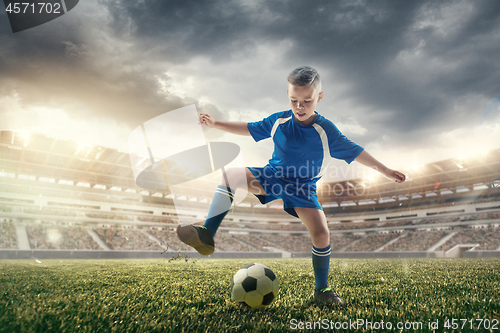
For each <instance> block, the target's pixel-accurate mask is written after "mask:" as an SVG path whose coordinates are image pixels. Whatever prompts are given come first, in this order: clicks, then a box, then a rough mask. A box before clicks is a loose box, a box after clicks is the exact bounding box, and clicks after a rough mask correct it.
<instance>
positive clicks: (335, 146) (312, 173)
mask: <svg viewBox="0 0 500 333" xmlns="http://www.w3.org/2000/svg"><path fill="white" fill-rule="evenodd" d="M287 94H288V97H289V100H290V106H291V109H290V110H288V111H283V112H277V113H274V114H272V115H270V116H269V117H267V118H265V119H263V120H262V121H257V122H250V123H245V122H227V121H219V120H215V119H214V118H213V117H211V116H210V115H209V114H206V113H202V114H200V117H199V122H200V123H201V124H203V125H205V126H208V127H213V128H217V129H220V130H223V131H226V132H230V133H234V134H239V135H248V136H250V135H251V136H252V137H253V139H254V140H255V141H260V140H262V139H266V138H269V137H271V138H272V139H273V141H274V152H273V155H272V158H271V159H270V160H269V163H268V164H267V165H266V166H265V167H263V168H245V170H244V173H243V174H246V179H245V177H243V178H244V179H240V178H241V177H240V178H237V177H236V178H237V179H238V180H236V181H232V182H231V184H228V183H227V179H235V177H234V176H235V175H236V172H237V171H238V170H235V169H228V170H227V171H226V174H228V175H224V177H222V178H223V179H222V181H221V183H220V185H219V186H218V187H217V190H216V193H215V195H214V198H213V200H212V203H211V206H210V209H209V212H208V217H207V220H206V221H205V224H204V226H195V225H186V226H179V227H178V228H177V234H178V236H179V239H180V240H181V241H182V242H184V243H186V244H187V245H190V246H192V247H194V248H195V249H196V250H197V251H198V252H199V253H200V254H202V255H209V254H212V253H213V252H214V245H215V244H214V239H213V237H214V236H215V233H216V232H217V229H218V227H219V225H220V224H221V222H222V220H223V219H224V217H225V216H226V214H227V211H228V210H229V209H230V207H231V204H232V198H233V195H234V193H235V191H236V189H238V188H243V187H247V188H248V190H249V191H250V192H251V193H253V194H255V195H256V196H257V198H258V199H259V200H260V202H261V203H263V204H266V203H269V202H271V201H273V200H275V199H282V200H283V204H284V210H285V211H286V212H287V213H289V214H290V215H293V216H295V217H298V218H300V220H301V221H302V222H303V223H304V225H305V226H306V227H307V229H308V230H309V233H310V235H311V240H312V245H313V247H312V262H313V269H314V275H315V282H316V288H315V292H314V299H315V300H316V301H318V302H322V303H329V304H333V303H344V300H343V299H342V298H341V297H340V296H339V295H337V294H336V293H335V292H333V291H332V290H331V288H330V287H329V286H328V270H329V265H330V252H331V251H330V233H329V230H328V226H327V221H326V217H325V214H324V212H323V210H322V208H321V205H320V204H319V201H318V198H317V195H316V182H317V181H318V180H319V179H320V178H321V176H322V175H323V173H324V171H325V168H326V166H327V164H328V162H329V161H330V159H331V158H337V159H343V160H345V161H346V162H347V163H351V162H352V161H358V162H360V163H362V164H364V165H366V166H369V167H372V168H374V169H376V170H378V171H379V172H381V173H382V174H383V175H385V176H387V177H389V178H391V179H393V180H395V181H396V182H398V183H402V182H404V181H405V175H404V174H402V173H401V172H398V171H395V170H392V169H389V168H387V167H386V166H384V165H383V164H381V163H380V162H378V161H377V160H376V159H374V158H373V157H372V156H371V155H370V154H368V153H367V152H366V151H365V150H364V149H363V148H362V147H360V146H358V145H357V144H355V143H353V142H352V141H350V140H349V139H347V138H346V137H345V136H344V135H342V133H341V132H340V131H339V130H338V129H337V127H335V125H334V124H333V123H332V122H331V121H329V120H327V119H325V118H324V117H323V116H321V115H320V114H318V113H317V112H316V111H315V108H316V104H317V103H318V102H320V101H321V100H322V99H323V96H324V93H323V92H322V91H321V81H320V77H319V74H318V72H317V71H316V70H315V69H313V68H311V67H300V68H297V69H295V70H294V71H292V72H291V73H290V75H289V76H288V90H287ZM239 171H240V173H239V174H241V170H239ZM231 173H232V175H231ZM227 176H233V177H227ZM229 186H231V187H229ZM214 212H216V213H214ZM220 212H223V213H220Z"/></svg>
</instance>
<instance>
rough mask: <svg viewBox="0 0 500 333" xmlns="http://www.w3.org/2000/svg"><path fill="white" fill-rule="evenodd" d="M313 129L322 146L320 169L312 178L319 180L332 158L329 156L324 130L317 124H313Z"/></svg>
mask: <svg viewBox="0 0 500 333" xmlns="http://www.w3.org/2000/svg"><path fill="white" fill-rule="evenodd" d="M313 127H314V129H315V130H316V132H318V134H319V137H320V139H321V143H322V144H323V162H322V163H321V169H320V171H319V173H318V175H317V176H316V177H314V178H321V177H322V176H323V174H324V173H325V170H326V167H327V166H328V164H330V162H331V161H332V160H333V158H332V157H331V156H330V146H329V145H328V136H327V135H326V132H325V130H324V129H323V127H321V126H320V125H318V124H313Z"/></svg>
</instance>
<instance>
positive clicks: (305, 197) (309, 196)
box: [248, 166, 322, 217]
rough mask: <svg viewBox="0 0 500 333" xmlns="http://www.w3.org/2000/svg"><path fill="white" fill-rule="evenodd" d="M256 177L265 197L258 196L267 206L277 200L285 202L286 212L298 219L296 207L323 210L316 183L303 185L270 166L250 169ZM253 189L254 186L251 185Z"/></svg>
mask: <svg viewBox="0 0 500 333" xmlns="http://www.w3.org/2000/svg"><path fill="white" fill-rule="evenodd" d="M248 170H250V171H251V172H252V174H253V175H254V177H255V178H256V179H257V181H258V182H259V183H260V185H261V186H262V188H263V189H264V191H265V192H266V194H265V195H257V194H255V196H256V197H257V199H259V201H260V203H262V204H267V203H270V202H271V201H274V200H276V199H281V200H283V208H284V210H285V211H286V212H287V213H288V214H290V215H292V216H295V217H298V215H297V213H296V212H295V209H294V207H305V208H317V209H322V208H321V205H320V204H319V201H318V196H317V194H316V184H315V183H310V182H307V183H301V182H300V181H297V180H295V179H289V178H285V177H282V176H280V175H278V174H277V173H275V172H274V171H273V170H272V169H271V168H270V167H269V166H265V167H263V168H252V167H248ZM249 186H250V187H251V186H252V184H249Z"/></svg>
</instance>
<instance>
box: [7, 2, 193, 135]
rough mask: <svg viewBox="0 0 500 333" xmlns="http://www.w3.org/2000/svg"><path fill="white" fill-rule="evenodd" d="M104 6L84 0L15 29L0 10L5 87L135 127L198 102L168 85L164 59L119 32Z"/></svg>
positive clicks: (27, 100)
mask: <svg viewBox="0 0 500 333" xmlns="http://www.w3.org/2000/svg"><path fill="white" fill-rule="evenodd" d="M103 10H104V8H102V7H100V8H99V7H98V6H96V5H95V4H89V3H86V4H84V3H82V4H81V5H80V6H78V7H77V8H75V10H73V11H71V12H70V13H68V14H66V15H64V16H63V17H61V18H58V19H56V20H54V21H51V22H49V23H47V24H44V25H41V26H39V27H36V28H33V29H29V30H26V31H23V32H20V33H17V34H13V33H12V31H11V30H9V29H7V28H8V24H9V23H8V19H7V15H5V13H3V15H0V27H5V29H1V30H0V44H1V48H0V94H1V95H17V96H19V98H20V103H21V104H22V105H41V106H46V107H54V108H64V109H65V110H67V111H68V112H70V113H71V110H70V108H71V107H73V108H84V109H87V110H91V112H92V113H94V114H96V115H97V114H99V115H102V116H104V117H109V118H114V119H118V120H119V121H121V122H124V123H125V124H128V125H131V126H136V124H138V123H141V122H144V121H145V120H148V119H150V118H152V117H154V116H156V115H159V114H162V113H164V112H166V111H169V110H173V109H176V108H179V107H182V106H184V105H186V104H192V103H196V101H195V100H193V99H189V98H188V99H184V98H179V97H177V96H174V95H171V94H168V92H165V91H164V89H163V87H161V85H160V84H159V81H158V79H157V78H158V77H161V78H162V79H164V80H165V81H168V77H167V76H165V74H163V73H164V72H165V71H166V67H165V65H164V64H162V63H161V62H159V61H154V59H153V60H152V59H151V58H148V57H147V56H145V55H144V54H143V53H142V52H141V50H140V48H136V47H135V46H134V45H131V43H129V44H127V42H128V41H125V42H124V41H123V40H119V39H115V38H114V32H113V31H110V30H109V28H108V26H107V20H106V18H107V16H106V15H103ZM162 89H163V90H162ZM2 111H6V110H2ZM70 115H71V116H73V117H78V115H77V114H76V113H75V112H73V113H71V114H70Z"/></svg>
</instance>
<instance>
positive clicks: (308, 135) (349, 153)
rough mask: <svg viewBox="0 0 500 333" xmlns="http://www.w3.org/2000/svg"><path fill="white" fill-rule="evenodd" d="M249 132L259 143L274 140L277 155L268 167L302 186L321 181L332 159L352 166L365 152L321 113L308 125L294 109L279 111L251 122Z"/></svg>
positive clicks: (275, 154)
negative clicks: (268, 139) (298, 119)
mask: <svg viewBox="0 0 500 333" xmlns="http://www.w3.org/2000/svg"><path fill="white" fill-rule="evenodd" d="M315 112H316V111H315ZM248 130H249V132H250V134H251V135H252V137H253V138H254V140H255V141H257V142H258V141H260V140H263V139H267V138H272V139H273V141H274V152H273V155H272V157H271V159H270V160H269V164H268V165H269V166H270V167H271V168H272V169H273V171H274V172H275V173H276V174H277V175H279V176H281V177H283V178H288V179H293V180H294V181H300V182H301V183H311V182H312V183H315V182H316V181H318V180H319V179H320V178H321V176H322V175H323V174H324V172H325V170H326V167H327V165H328V163H329V162H330V161H331V159H332V158H336V159H342V160H344V161H346V162H347V163H351V162H352V161H353V160H354V159H355V158H356V157H357V156H358V155H359V154H360V153H361V152H362V151H363V148H362V147H361V146H359V145H357V144H355V143H354V142H352V141H350V140H349V139H348V138H346V137H345V136H344V135H343V134H342V133H341V132H340V131H339V130H338V128H337V127H336V126H335V125H334V124H333V123H332V122H331V121H330V120H328V119H326V118H325V117H323V116H321V115H320V114H318V113H317V112H316V117H315V118H314V120H313V121H312V122H311V123H310V124H308V125H303V124H301V123H299V122H297V120H296V119H295V117H294V115H293V112H292V110H288V111H282V112H276V113H274V114H272V115H270V116H269V117H267V118H264V119H263V120H261V121H256V122H250V123H248Z"/></svg>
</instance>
